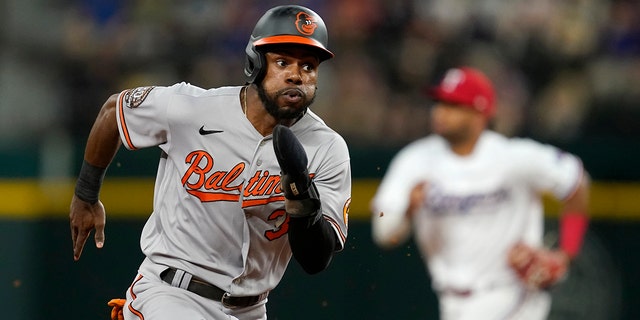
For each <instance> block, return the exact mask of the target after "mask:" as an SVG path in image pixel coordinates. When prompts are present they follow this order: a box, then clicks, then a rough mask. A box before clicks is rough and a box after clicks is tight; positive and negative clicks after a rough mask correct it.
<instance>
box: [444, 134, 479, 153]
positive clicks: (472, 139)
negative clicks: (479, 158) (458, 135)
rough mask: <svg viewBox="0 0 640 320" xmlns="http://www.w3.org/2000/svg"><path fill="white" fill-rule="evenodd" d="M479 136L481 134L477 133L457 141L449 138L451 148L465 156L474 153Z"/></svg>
mask: <svg viewBox="0 0 640 320" xmlns="http://www.w3.org/2000/svg"><path fill="white" fill-rule="evenodd" d="M479 138H480V135H479V134H477V135H472V136H469V137H466V138H464V139H459V140H457V141H452V140H449V148H451V151H453V153H455V154H457V155H459V156H461V157H465V156H468V155H470V154H472V153H473V150H474V149H475V147H476V144H477V143H478V139H479Z"/></svg>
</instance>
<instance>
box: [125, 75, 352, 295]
mask: <svg viewBox="0 0 640 320" xmlns="http://www.w3.org/2000/svg"><path fill="white" fill-rule="evenodd" d="M240 90H241V87H239V86H236V87H221V88H216V89H209V90H205V89H202V88H198V87H195V86H192V85H190V84H186V83H180V84H176V85H173V86H170V87H140V88H136V89H132V90H125V91H123V92H122V93H121V94H120V95H119V97H118V102H117V122H118V128H119V130H120V136H121V139H122V141H123V143H124V145H125V146H126V147H127V148H128V149H132V150H133V149H138V148H145V147H150V146H159V147H160V149H162V151H163V157H162V158H161V160H160V163H159V166H158V174H157V177H156V184H155V193H154V201H153V202H154V203H153V213H152V214H151V216H150V217H149V219H148V221H147V223H146V225H145V226H144V230H143V232H142V236H141V240H140V245H141V248H142V251H143V252H144V254H145V255H146V256H147V260H149V261H152V262H153V263H155V264H160V265H168V266H172V267H175V268H179V269H182V270H185V271H187V272H189V273H191V274H193V275H194V276H196V277H199V278H201V279H204V280H206V281H208V282H210V283H212V284H214V285H216V286H218V287H220V288H222V289H224V290H226V291H227V292H229V293H231V294H232V295H238V296H244V295H257V294H260V293H263V292H266V291H268V290H271V289H273V288H274V287H275V286H276V285H277V284H278V282H279V281H280V279H281V278H282V276H283V274H284V271H285V269H286V266H287V264H288V263H289V261H290V258H291V256H292V254H291V249H290V247H289V243H288V239H287V228H288V216H287V215H286V213H285V211H284V197H283V195H282V193H281V190H280V186H279V182H280V168H279V166H278V163H277V160H276V158H275V154H274V151H273V146H272V137H271V136H270V135H269V136H266V137H264V136H262V135H261V134H260V133H259V132H258V131H257V130H256V129H255V128H254V127H253V126H252V124H251V123H250V122H249V121H248V120H247V119H246V117H245V115H244V114H243V113H242V110H241V109H242V108H241V107H240V100H239V93H240ZM291 130H292V131H293V132H294V134H295V135H296V136H297V137H298V139H299V140H300V142H301V144H302V145H303V147H304V149H305V151H306V153H307V156H308V159H309V165H308V167H309V172H310V174H312V175H313V179H314V181H315V184H316V186H317V188H318V191H319V193H320V199H321V201H322V213H323V215H324V219H326V220H328V221H329V222H330V223H331V225H332V226H333V228H334V230H335V232H336V234H337V236H338V239H340V244H341V246H342V247H344V242H345V239H346V236H347V215H348V207H349V202H350V197H351V172H350V170H351V169H350V162H349V153H348V149H347V145H346V143H345V141H344V140H343V139H342V138H341V137H340V136H339V135H338V134H337V133H336V132H334V131H333V130H331V129H330V128H329V127H328V126H327V125H326V124H325V123H324V122H323V121H322V120H321V119H320V118H319V117H318V116H316V115H315V114H314V113H313V112H311V111H310V110H309V111H308V112H307V113H306V114H305V115H304V116H303V117H302V118H301V119H300V120H299V121H298V122H296V123H295V124H294V125H293V126H292V127H291Z"/></svg>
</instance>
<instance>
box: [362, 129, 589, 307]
mask: <svg viewBox="0 0 640 320" xmlns="http://www.w3.org/2000/svg"><path fill="white" fill-rule="evenodd" d="M581 176H582V163H581V161H580V160H579V159H578V158H577V157H575V156H573V155H570V154H568V153H564V152H561V151H560V150H559V149H557V148H555V147H553V146H550V145H544V144H541V143H538V142H535V141H533V140H530V139H520V138H512V139H508V138H506V137H504V136H501V135H499V134H497V133H495V132H492V131H485V132H484V133H483V134H482V135H481V136H480V138H479V141H478V143H477V144H476V147H475V149H474V151H473V153H472V154H471V155H469V156H466V157H460V156H457V155H456V154H454V153H453V152H452V151H451V150H450V149H449V147H448V145H447V142H446V141H445V140H444V139H443V138H442V137H439V136H437V135H431V136H429V137H425V138H422V139H420V140H418V141H415V142H413V143H411V144H410V145H408V146H407V147H405V148H404V149H403V150H401V151H400V152H399V153H398V155H397V156H396V157H395V158H394V159H393V161H392V162H391V164H390V167H389V169H388V171H387V173H386V174H385V176H384V178H383V181H382V183H381V185H380V187H379V189H378V191H377V193H376V195H375V197H374V199H373V202H372V209H373V211H372V213H373V216H372V224H373V225H372V227H373V236H374V239H375V241H376V242H377V243H378V244H380V245H381V246H393V245H397V244H399V243H401V242H402V241H404V240H405V239H406V238H407V237H408V236H409V234H410V233H411V232H413V234H414V237H415V239H416V243H417V245H418V246H419V249H420V251H421V253H422V255H423V257H424V259H425V263H426V264H427V266H428V269H429V272H430V274H431V277H432V280H433V286H434V289H435V290H436V292H439V293H440V294H439V297H440V302H441V303H444V305H442V308H443V309H446V310H447V311H446V312H445V313H444V315H443V319H543V318H544V316H541V315H540V314H545V313H546V312H547V309H548V308H549V297H548V295H547V294H546V293H543V292H525V291H524V288H522V286H521V284H520V283H519V281H518V280H517V278H516V275H515V273H514V272H513V271H512V270H511V269H510V268H509V266H508V265H507V251H508V249H509V248H511V247H512V246H513V245H514V244H515V243H516V242H518V241H523V242H525V243H528V244H530V245H533V246H537V247H539V246H542V236H543V231H544V230H543V227H544V214H543V205H542V201H541V197H540V194H541V193H544V192H548V193H551V194H553V195H554V196H555V197H557V198H559V199H564V198H566V197H568V196H570V195H571V194H572V193H573V192H574V191H575V189H576V188H577V186H578V183H579V182H580V179H581ZM422 181H426V182H427V184H428V187H427V189H426V196H427V197H426V200H425V203H424V205H423V207H422V208H421V210H420V212H419V213H418V214H417V216H416V217H415V218H414V220H413V224H410V223H409V221H408V219H407V217H406V216H405V211H406V209H407V206H408V201H409V192H410V190H411V188H412V187H413V186H414V185H416V184H417V183H419V182H422ZM411 226H412V227H411ZM460 292H466V293H469V292H471V293H472V294H467V295H464V298H462V297H455V294H453V293H460ZM499 292H504V294H499ZM518 297H520V298H518ZM482 300H484V301H486V302H485V303H481V302H479V301H482ZM452 301H453V302H452ZM538 303H540V304H541V306H537V307H535V309H536V310H541V311H542V312H539V313H538V315H536V313H535V312H533V311H532V310H529V312H525V313H526V314H527V316H523V317H515V316H511V317H508V316H506V314H509V313H510V312H515V311H514V308H516V307H520V308H531V306H533V305H536V304H538ZM447 315H448V316H447ZM454 315H455V316H454ZM481 315H482V316H481Z"/></svg>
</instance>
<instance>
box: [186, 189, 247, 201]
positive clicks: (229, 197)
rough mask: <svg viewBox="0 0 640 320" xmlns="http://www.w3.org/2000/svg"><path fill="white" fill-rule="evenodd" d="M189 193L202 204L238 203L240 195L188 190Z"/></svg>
mask: <svg viewBox="0 0 640 320" xmlns="http://www.w3.org/2000/svg"><path fill="white" fill-rule="evenodd" d="M187 192H188V193H189V194H190V195H192V196H195V197H196V198H198V199H200V201H202V202H214V201H238V200H239V199H240V195H238V194H229V193H222V192H205V191H200V190H187Z"/></svg>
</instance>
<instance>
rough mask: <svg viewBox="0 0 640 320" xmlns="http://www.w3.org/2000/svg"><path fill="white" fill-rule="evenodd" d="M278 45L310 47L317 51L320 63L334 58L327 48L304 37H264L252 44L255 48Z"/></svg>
mask: <svg viewBox="0 0 640 320" xmlns="http://www.w3.org/2000/svg"><path fill="white" fill-rule="evenodd" d="M278 44H299V45H305V46H310V47H312V48H313V49H316V50H317V52H318V53H319V56H318V57H319V58H320V61H324V60H327V59H331V58H333V57H334V54H333V52H331V51H329V50H327V48H325V47H324V46H323V45H322V43H320V42H319V41H317V40H315V39H311V38H306V37H300V36H293V35H278V36H271V37H265V38H262V39H258V40H256V41H254V42H253V45H254V46H255V47H256V48H257V47H260V46H265V45H278Z"/></svg>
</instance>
